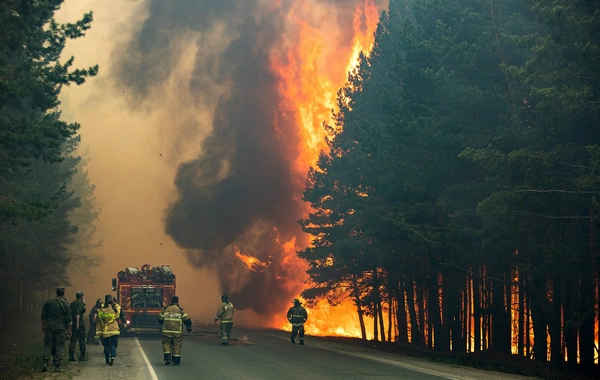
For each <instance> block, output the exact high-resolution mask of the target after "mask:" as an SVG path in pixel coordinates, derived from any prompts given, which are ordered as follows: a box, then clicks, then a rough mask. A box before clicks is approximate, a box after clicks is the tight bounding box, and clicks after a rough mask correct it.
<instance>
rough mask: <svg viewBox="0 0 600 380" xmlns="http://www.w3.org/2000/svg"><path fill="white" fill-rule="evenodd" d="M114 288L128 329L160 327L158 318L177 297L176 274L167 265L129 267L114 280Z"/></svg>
mask: <svg viewBox="0 0 600 380" xmlns="http://www.w3.org/2000/svg"><path fill="white" fill-rule="evenodd" d="M112 288H113V291H116V292H117V302H119V304H120V305H121V309H122V310H123V312H124V313H125V316H126V318H127V323H128V325H129V327H133V328H159V327H160V324H159V323H158V319H157V316H158V314H159V313H160V311H161V310H162V309H163V308H164V307H166V306H168V305H169V304H170V303H171V297H173V296H174V295H175V274H174V273H173V271H172V270H171V268H170V267H169V266H168V265H161V266H158V267H151V266H150V265H149V264H144V265H142V267H141V268H139V269H138V268H135V267H129V268H125V270H124V271H119V273H117V278H113V279H112Z"/></svg>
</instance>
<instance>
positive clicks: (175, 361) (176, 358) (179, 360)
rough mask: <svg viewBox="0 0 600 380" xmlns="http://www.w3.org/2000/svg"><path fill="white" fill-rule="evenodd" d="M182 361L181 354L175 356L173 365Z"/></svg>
mask: <svg viewBox="0 0 600 380" xmlns="http://www.w3.org/2000/svg"><path fill="white" fill-rule="evenodd" d="M180 363H181V356H173V365H179V364H180Z"/></svg>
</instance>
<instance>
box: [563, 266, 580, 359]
mask: <svg viewBox="0 0 600 380" xmlns="http://www.w3.org/2000/svg"><path fill="white" fill-rule="evenodd" d="M573 281H574V279H573V273H572V272H571V273H570V276H569V277H567V281H566V288H565V299H564V301H563V304H564V308H565V309H564V334H565V346H566V347H567V368H568V369H569V370H570V371H575V370H576V369H577V347H576V343H575V342H576V341H577V331H576V329H575V328H574V326H575V321H574V315H573V310H574V308H573V302H574V300H575V299H576V297H574V293H573V292H574V289H575V288H574V286H573Z"/></svg>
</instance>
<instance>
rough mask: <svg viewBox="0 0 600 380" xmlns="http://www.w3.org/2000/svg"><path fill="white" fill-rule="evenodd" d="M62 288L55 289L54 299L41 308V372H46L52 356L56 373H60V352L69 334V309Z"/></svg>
mask: <svg viewBox="0 0 600 380" xmlns="http://www.w3.org/2000/svg"><path fill="white" fill-rule="evenodd" d="M64 294H65V288H64V287H58V288H56V297H54V298H50V299H49V300H48V301H46V303H45V304H44V307H43V308H42V331H43V332H44V333H45V336H44V366H43V367H42V371H44V372H45V371H47V370H48V361H49V360H50V356H54V360H53V362H54V366H55V371H56V372H62V369H61V368H60V365H61V362H62V352H63V349H64V347H65V341H66V340H67V336H70V334H71V323H72V322H71V309H70V308H69V304H68V303H67V301H65V299H64V298H63V297H64Z"/></svg>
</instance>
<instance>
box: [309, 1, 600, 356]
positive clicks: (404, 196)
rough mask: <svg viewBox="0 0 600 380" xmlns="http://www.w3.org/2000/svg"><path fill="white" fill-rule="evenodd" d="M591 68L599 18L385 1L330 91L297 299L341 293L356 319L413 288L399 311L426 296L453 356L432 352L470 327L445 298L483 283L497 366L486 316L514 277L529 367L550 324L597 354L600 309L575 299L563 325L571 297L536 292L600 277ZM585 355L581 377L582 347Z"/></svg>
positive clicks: (598, 133)
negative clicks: (346, 79) (331, 124)
mask: <svg viewBox="0 0 600 380" xmlns="http://www.w3.org/2000/svg"><path fill="white" fill-rule="evenodd" d="M598 62H600V6H599V3H598V2H597V1H590V2H571V1H566V0H530V1H525V2H521V1H516V0H515V1H503V2H498V1H482V0H469V1H458V0H455V1H444V2H440V1H433V0H431V1H411V0H391V1H390V9H389V13H386V14H384V15H383V17H382V19H381V23H380V25H379V27H378V31H377V34H376V39H375V47H374V49H373V52H372V53H371V55H370V57H368V58H365V59H363V61H362V63H361V65H360V67H359V68H358V69H357V71H356V72H354V73H353V75H351V77H350V80H351V81H350V83H349V84H348V86H346V87H345V88H344V89H342V90H341V91H340V98H339V105H340V111H339V113H338V114H337V115H336V116H337V117H336V120H337V124H338V125H337V126H336V128H330V130H342V132H340V133H339V134H337V135H336V136H335V138H333V139H332V141H331V142H330V151H329V152H324V153H322V155H321V157H320V159H319V161H318V163H317V165H316V168H314V169H311V172H310V173H309V184H308V186H307V188H306V191H305V193H304V195H305V200H306V201H307V202H309V203H310V204H311V206H312V207H313V209H315V210H316V211H315V212H313V213H311V214H310V215H309V217H308V218H307V219H306V220H303V221H301V225H302V227H303V228H304V230H305V231H306V232H308V233H310V234H312V235H313V236H314V237H315V240H314V243H313V245H312V246H311V247H309V248H307V249H306V250H304V251H302V252H300V253H299V254H300V256H301V257H304V258H305V259H307V260H308V261H309V262H310V263H311V269H310V271H309V274H310V276H311V278H312V280H313V281H314V283H315V288H316V289H317V290H320V291H316V292H311V291H309V292H307V293H306V295H309V296H311V295H312V296H319V295H322V294H325V293H326V291H327V290H328V289H336V287H338V286H346V285H347V284H348V282H349V281H350V279H354V280H355V281H356V282H357V283H358V284H360V289H359V291H360V294H358V295H355V297H356V299H355V303H357V304H358V305H361V304H362V305H364V306H366V307H367V308H369V307H375V306H374V305H376V304H377V303H378V302H381V299H382V298H385V297H387V296H389V295H390V294H397V292H398V290H399V289H409V290H410V292H407V293H406V297H407V299H408V301H406V302H407V305H408V306H407V307H408V308H410V305H411V304H413V303H415V302H416V301H415V299H410V298H409V297H412V296H411V294H412V290H413V288H414V289H415V291H416V292H417V294H418V296H420V297H426V296H427V294H429V296H430V297H431V293H432V292H433V294H434V295H435V294H436V292H437V291H439V292H440V294H442V300H443V302H440V305H441V306H440V307H441V308H442V310H441V311H440V313H441V315H443V316H444V318H446V321H444V320H443V319H444V318H440V315H439V314H440V313H437V312H436V311H435V309H434V310H429V311H428V312H427V313H428V317H427V318H432V320H430V321H429V323H430V324H433V325H434V329H435V341H436V343H435V346H436V349H437V347H438V346H440V345H444V348H446V349H449V345H448V343H447V342H444V340H443V338H444V336H446V337H450V332H449V331H450V329H453V332H452V336H454V337H459V336H461V334H466V332H465V331H462V330H460V329H461V328H463V327H461V326H460V323H463V324H465V323H466V324H467V325H468V324H469V323H470V322H468V321H466V322H465V321H464V320H463V321H462V322H459V326H456V325H453V322H454V321H449V320H448V317H449V316H451V315H454V316H456V315H459V314H460V313H463V312H464V311H465V310H462V311H461V309H460V308H461V307H462V306H461V305H460V302H458V301H456V302H458V303H454V304H453V303H452V302H455V301H452V297H453V296H454V295H455V294H457V293H460V292H465V291H470V290H469V289H470V288H469V287H470V285H468V284H469V283H471V281H473V282H474V283H475V281H478V282H479V281H480V282H482V283H484V284H487V285H485V286H486V287H489V288H491V289H492V290H491V292H493V293H494V295H493V297H491V298H492V300H491V301H490V299H489V298H488V299H487V300H483V301H481V302H482V306H481V308H482V310H484V309H485V308H489V310H490V311H489V313H492V314H493V323H492V325H494V324H495V325H496V326H491V327H490V328H492V329H494V334H492V336H496V338H495V340H493V341H491V343H490V342H488V344H490V345H491V346H490V347H493V346H494V345H495V347H496V348H499V349H500V350H504V351H507V350H508V352H510V342H508V344H506V343H507V340H504V341H503V342H502V339H500V338H498V337H499V336H501V335H502V334H504V333H503V332H504V331H508V332H506V333H505V335H510V319H509V318H510V310H509V309H508V307H507V306H505V305H503V304H502V302H499V301H498V300H499V299H503V298H505V297H506V299H510V294H508V293H507V292H510V287H509V286H508V284H510V282H511V281H512V277H511V276H512V275H511V273H512V272H511V271H514V270H515V269H516V270H518V271H519V274H520V275H521V276H522V277H521V278H524V279H525V281H526V285H525V287H524V288H520V290H519V291H520V292H521V295H520V296H522V297H524V296H530V297H531V300H532V304H530V305H529V306H528V307H530V308H531V309H532V315H533V317H532V318H533V323H534V326H535V327H534V328H535V329H536V333H538V338H536V339H540V336H542V333H543V335H544V337H543V346H544V347H543V348H540V347H538V348H536V358H537V359H538V360H546V355H545V352H544V351H543V350H545V332H546V328H547V327H548V328H549V331H550V334H551V335H552V336H553V339H555V340H560V339H561V338H560V335H557V331H560V329H558V330H557V329H555V326H556V325H557V324H558V326H560V324H561V323H563V326H578V327H576V328H580V329H582V330H581V331H580V332H579V333H580V334H585V336H586V337H587V336H589V337H593V322H590V321H593V317H594V316H593V314H594V313H589V312H588V311H589V310H591V309H589V308H590V307H591V305H592V304H593V302H597V301H598V300H597V296H594V295H593V292H587V293H586V292H585V291H584V290H581V294H580V295H579V297H581V299H582V301H581V304H580V305H581V306H580V307H581V310H576V311H573V312H572V313H571V315H568V316H565V320H564V321H563V322H561V320H560V317H559V316H557V315H556V313H555V311H553V310H556V309H557V307H558V308H559V309H560V305H558V306H557V305H552V302H564V304H568V305H571V302H575V301H572V300H571V298H570V297H571V296H572V293H565V294H563V297H565V298H566V300H565V301H560V294H558V295H557V297H555V298H549V297H548V296H547V294H548V292H547V288H548V287H550V286H556V289H558V291H559V292H560V291H561V289H563V288H564V287H571V286H576V287H577V289H580V288H579V284H580V283H583V282H585V283H586V284H587V285H586V286H587V287H588V289H591V288H592V287H593V280H592V273H596V274H595V275H597V273H598V270H599V269H600V268H599V263H598V260H597V258H595V254H594V252H595V250H597V248H596V246H597V235H598V215H599V201H598V195H599V193H600V191H599V190H598V189H599V185H600V176H599V174H600V171H599V170H600V148H599V146H600V128H599V127H600V65H598ZM484 268H485V271H484V270H483V269H484ZM375 269H376V272H375V271H374V270H375ZM480 270H481V271H480ZM373 273H379V274H380V275H381V278H379V279H378V278H376V277H377V276H374V275H373ZM474 273H488V275H489V273H492V274H491V275H489V277H486V276H485V275H483V276H482V278H481V279H480V278H476V277H474ZM595 275H594V276H595ZM549 278H553V279H554V282H552V283H550V282H548V281H549V280H548V279H549ZM440 279H442V280H443V286H442V287H441V288H440V281H441V280H440ZM575 284H577V285H575ZM465 287H466V288H465ZM489 288H488V290H486V291H489ZM581 289H583V288H581ZM473 291H475V292H480V291H481V290H473ZM477 296H478V297H487V296H488V295H487V293H483V291H482V293H481V294H478V295H477ZM403 297H404V296H403ZM575 297H577V296H575ZM417 298H418V297H417ZM494 298H495V300H493V299H494ZM481 299H483V298H481ZM430 301H431V300H430ZM433 302H434V303H435V301H433ZM485 302H488V303H487V304H485ZM528 302H529V301H528ZM369 305H373V306H369ZM573 305H575V304H573ZM584 306H585V307H588V311H584V310H583V309H584ZM569 307H570V306H569ZM573 307H575V306H573ZM402 308H404V307H402ZM432 311H433V312H432ZM402 312H403V311H402ZM482 312H483V311H476V313H482ZM436 313H437V314H438V315H437V317H436V316H435V314H436ZM465 314H466V313H465ZM478 315H480V314H478ZM476 317H477V318H478V316H476ZM410 318H413V319H411V321H410V324H411V325H412V328H414V330H413V336H414V335H415V334H416V333H417V332H418V331H417V327H418V326H416V325H415V323H417V322H419V321H418V320H416V318H415V316H414V315H411V316H410ZM436 318H437V320H436ZM454 318H457V317H454ZM463 318H464V317H463ZM572 320H577V322H576V323H573V321H572ZM421 323H428V322H426V321H424V320H423V321H422V322H421ZM590 323H592V324H591V326H592V328H591V330H590V327H589V326H590ZM498 326H500V327H498ZM585 326H587V327H585ZM571 328H573V327H571ZM502 329H504V330H502ZM586 329H587V330H586ZM429 334H431V332H429ZM430 339H433V338H431V337H430ZM565 339H566V338H565ZM586 339H587V338H586ZM590 339H591V338H590ZM415 341H416V342H420V340H419V339H417V340H415ZM463 343H465V342H464V341H463ZM592 343H593V342H592ZM429 344H430V345H431V340H430V341H429ZM477 344H479V343H477ZM537 344H538V346H542V341H539V342H537ZM580 344H584V345H586V344H587V346H585V348H580V349H583V350H585V351H586V353H587V355H588V356H586V359H585V361H586V362H587V364H586V365H589V363H590V360H591V359H590V356H589V355H590V353H592V354H593V345H590V341H589V339H588V340H587V341H586V342H584V343H580ZM454 346H455V345H454ZM553 347H554V346H553ZM557 347H558V348H560V344H559V345H558V346H557ZM581 347H583V346H581ZM444 348H442V349H444ZM461 348H462V349H464V347H456V346H455V349H459V350H460V349H461ZM553 349H555V348H553ZM571 349H572V348H571ZM557 352H558V354H560V352H559V351H557ZM554 354H555V355H554V356H555V357H558V359H556V358H555V359H556V360H559V361H560V360H562V359H561V358H560V355H556V352H555V353H554ZM592 359H593V356H592Z"/></svg>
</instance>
